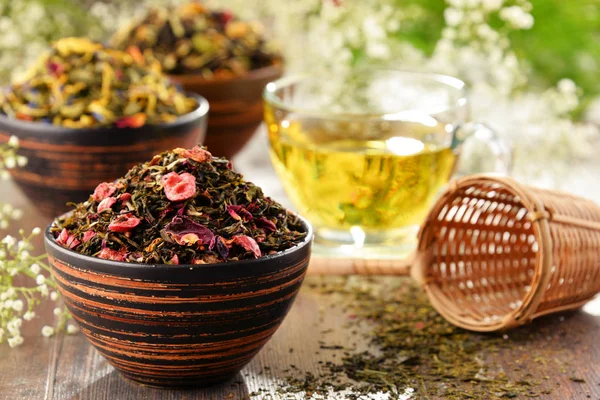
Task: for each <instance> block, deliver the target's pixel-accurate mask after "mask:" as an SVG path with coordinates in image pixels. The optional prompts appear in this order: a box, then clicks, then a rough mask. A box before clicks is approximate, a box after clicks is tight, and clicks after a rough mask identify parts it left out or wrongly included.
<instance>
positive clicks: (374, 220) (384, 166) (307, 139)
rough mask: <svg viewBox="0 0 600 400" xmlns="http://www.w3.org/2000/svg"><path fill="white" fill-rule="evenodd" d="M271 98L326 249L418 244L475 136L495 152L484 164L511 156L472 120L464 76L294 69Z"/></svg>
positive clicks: (402, 248)
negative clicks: (427, 219)
mask: <svg viewBox="0 0 600 400" xmlns="http://www.w3.org/2000/svg"><path fill="white" fill-rule="evenodd" d="M264 97H265V100H266V105H265V122H266V125H267V128H268V131H269V142H270V154H271V160H272V162H273V165H274V166H275V169H276V171H277V173H278V175H279V176H280V178H281V181H282V183H283V186H284V188H285V190H286V192H287V194H288V196H289V197H290V199H291V201H292V202H293V204H294V205H295V206H296V207H297V210H298V211H299V212H300V213H301V214H302V215H304V216H306V217H307V218H308V220H309V221H310V222H311V223H312V224H313V226H314V228H315V232H316V235H315V243H316V244H317V245H320V246H318V247H317V251H319V248H320V250H323V249H325V251H326V252H330V253H331V252H334V253H335V252H337V251H341V252H342V253H347V252H348V251H351V252H352V253H356V250H357V249H360V253H361V254H363V255H365V256H380V255H381V254H382V252H385V251H388V250H389V251H390V254H394V255H398V256H401V255H402V254H404V253H406V252H408V251H410V250H411V249H412V248H413V247H414V244H415V239H416V235H415V234H416V231H417V230H418V227H419V225H420V224H421V223H422V222H423V220H424V219H425V216H426V214H427V212H428V210H429V207H430V206H431V205H432V202H433V201H434V199H435V197H436V195H437V194H438V193H439V191H440V189H441V188H442V187H443V186H444V185H445V184H446V183H447V182H448V181H449V179H450V178H451V177H452V176H453V174H455V173H456V171H457V165H458V164H457V161H458V156H459V154H460V152H461V149H462V148H463V142H464V141H465V140H466V139H467V138H477V139H479V143H480V144H481V143H483V144H484V146H485V147H486V148H487V150H488V151H487V153H484V154H485V156H483V157H481V154H482V153H481V152H478V153H477V154H479V155H480V157H479V159H478V160H477V162H476V163H475V164H479V165H478V171H477V172H483V171H487V172H490V171H496V172H505V171H504V170H505V169H506V168H507V166H508V163H509V152H508V151H507V150H506V147H505V146H504V145H503V144H502V143H501V142H500V141H499V140H498V139H497V138H496V135H495V134H494V132H493V131H492V130H491V129H489V128H487V127H485V126H484V125H482V124H475V123H472V122H470V121H469V112H468V101H467V97H466V91H465V84H464V82H462V81H461V80H459V79H456V78H452V77H449V76H444V75H436V74H427V73H416V72H407V71H399V70H390V69H360V70H356V71H353V72H352V73H350V74H349V75H345V76H343V77H332V76H325V75H302V76H291V77H286V78H283V79H280V80H278V81H276V82H272V83H270V84H268V85H267V87H266V89H265V94H264ZM468 142H473V143H475V142H477V140H473V141H472V140H471V139H469V140H468ZM469 161H471V162H472V161H473V159H470V160H469Z"/></svg>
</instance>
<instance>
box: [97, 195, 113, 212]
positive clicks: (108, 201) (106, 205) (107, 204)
mask: <svg viewBox="0 0 600 400" xmlns="http://www.w3.org/2000/svg"><path fill="white" fill-rule="evenodd" d="M116 202H117V199H116V198H114V197H107V198H105V199H104V200H102V201H101V202H100V204H98V212H99V213H101V212H102V211H104V210H110V208H111V207H112V206H113V204H115V203H116Z"/></svg>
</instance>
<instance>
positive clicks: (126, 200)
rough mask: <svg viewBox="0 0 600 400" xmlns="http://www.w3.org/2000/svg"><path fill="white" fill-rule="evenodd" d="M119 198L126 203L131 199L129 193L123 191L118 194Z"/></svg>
mask: <svg viewBox="0 0 600 400" xmlns="http://www.w3.org/2000/svg"><path fill="white" fill-rule="evenodd" d="M119 200H121V203H123V204H125V203H127V202H128V201H130V200H131V193H123V194H122V195H120V196H119Z"/></svg>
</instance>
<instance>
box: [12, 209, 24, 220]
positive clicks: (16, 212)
mask: <svg viewBox="0 0 600 400" xmlns="http://www.w3.org/2000/svg"><path fill="white" fill-rule="evenodd" d="M22 216H23V210H20V209H16V210H13V212H12V213H11V217H12V219H14V220H18V219H21V217H22Z"/></svg>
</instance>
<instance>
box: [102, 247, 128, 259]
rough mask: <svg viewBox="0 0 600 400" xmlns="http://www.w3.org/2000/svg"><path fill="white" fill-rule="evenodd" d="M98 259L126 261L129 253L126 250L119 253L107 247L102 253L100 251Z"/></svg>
mask: <svg viewBox="0 0 600 400" xmlns="http://www.w3.org/2000/svg"><path fill="white" fill-rule="evenodd" d="M98 257H99V258H104V259H105V260H113V261H125V260H126V259H127V251H126V250H125V249H121V250H119V251H117V250H113V249H109V248H108V247H105V248H103V249H102V251H100V254H98Z"/></svg>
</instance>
